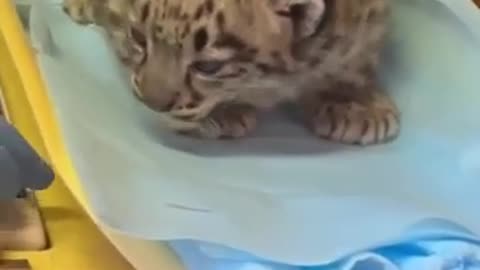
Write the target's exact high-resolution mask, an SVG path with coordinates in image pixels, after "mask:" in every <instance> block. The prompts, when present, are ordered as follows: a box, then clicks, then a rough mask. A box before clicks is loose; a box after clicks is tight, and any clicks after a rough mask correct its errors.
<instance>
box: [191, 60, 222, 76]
mask: <svg viewBox="0 0 480 270" xmlns="http://www.w3.org/2000/svg"><path fill="white" fill-rule="evenodd" d="M224 65H225V62H222V61H197V62H195V63H193V65H192V68H193V69H194V70H195V71H198V72H200V73H203V74H206V75H213V74H215V73H217V72H219V71H220V70H221V69H222V68H223V66H224Z"/></svg>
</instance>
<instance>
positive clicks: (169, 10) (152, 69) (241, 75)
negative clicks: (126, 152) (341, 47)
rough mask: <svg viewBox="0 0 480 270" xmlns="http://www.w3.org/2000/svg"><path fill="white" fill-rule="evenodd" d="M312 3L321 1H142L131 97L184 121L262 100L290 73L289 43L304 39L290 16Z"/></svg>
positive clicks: (302, 33)
mask: <svg viewBox="0 0 480 270" xmlns="http://www.w3.org/2000/svg"><path fill="white" fill-rule="evenodd" d="M312 2H316V3H323V0H235V1H234V0H176V1H173V0H154V1H149V2H147V3H146V4H145V6H144V7H143V9H140V14H141V17H142V20H144V21H145V22H146V25H147V30H146V33H147V34H146V37H145V38H144V40H146V41H145V42H144V43H145V46H146V57H145V58H144V62H143V63H142V65H140V66H139V67H138V68H137V70H136V71H135V72H134V73H135V74H134V84H135V85H136V88H137V91H136V92H137V95H138V97H139V99H140V100H141V101H142V102H144V103H145V104H146V105H148V106H149V107H151V108H152V109H154V110H156V111H160V112H167V113H168V114H170V115H172V116H176V117H179V118H185V119H192V118H201V117H204V116H205V115H206V114H207V113H208V112H209V111H210V110H211V109H212V108H213V107H214V106H215V105H216V104H218V103H222V102H229V101H233V102H235V101H237V102H247V103H252V104H254V105H257V104H256V103H269V102H270V101H269V100H271V99H275V97H274V95H275V93H274V92H275V91H276V90H275V91H273V89H278V88H280V87H281V85H280V83H279V82H281V78H282V77H284V76H285V75H286V74H288V73H290V72H293V71H294V70H295V65H296V63H295V60H294V59H293V57H292V55H291V47H292V42H293V40H295V39H298V38H301V37H302V36H303V35H307V34H308V33H307V34H305V28H302V29H300V28H299V27H298V25H299V24H298V22H305V21H301V20H300V19H298V18H297V21H295V20H296V18H295V16H297V17H298V16H299V15H298V14H299V11H300V9H299V8H301V7H302V6H303V7H305V10H304V12H303V14H306V13H305V11H307V8H308V7H309V6H308V5H309V4H310V3H312ZM317 7H318V6H317ZM320 8H321V10H320V9H318V12H317V13H321V12H323V5H322V6H321V7H320ZM296 13H298V14H296ZM310 13H311V12H310ZM317 15H318V14H314V15H312V16H317ZM317 17H318V16H317ZM295 23H297V24H295ZM308 23H310V22H308ZM299 29H300V30H299ZM258 105H259V106H261V105H262V104H258Z"/></svg>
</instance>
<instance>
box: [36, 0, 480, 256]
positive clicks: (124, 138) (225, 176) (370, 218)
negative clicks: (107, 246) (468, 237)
mask: <svg viewBox="0 0 480 270" xmlns="http://www.w3.org/2000/svg"><path fill="white" fill-rule="evenodd" d="M393 2H394V18H393V20H392V25H391V39H390V42H389V45H388V48H387V49H386V51H385V63H384V68H383V73H382V78H383V81H384V82H385V84H386V86H387V88H388V89H389V91H390V92H391V95H392V96H393V97H394V99H395V100H396V101H397V103H398V105H399V107H400V109H401V111H402V113H403V115H402V121H403V130H402V134H401V136H400V137H399V139H398V140H396V141H395V142H394V143H391V144H387V145H381V146H374V147H369V148H358V147H346V146H338V145H333V144H329V143H327V142H323V141H319V140H318V139H315V138H313V136H311V135H310V134H309V133H308V132H307V131H306V130H305V129H304V127H303V126H302V125H301V123H300V122H297V121H292V119H291V117H289V116H288V115H287V114H285V113H283V112H281V113H272V114H271V115H265V116H264V117H263V119H262V123H261V126H260V129H259V130H258V132H257V133H256V134H255V135H254V136H253V137H251V138H249V139H245V140H239V141H231V142H224V141H222V142H220V141H201V140H195V139H190V138H186V137H182V136H177V135H173V134H171V133H169V132H168V131H165V130H163V129H162V127H161V125H160V124H159V121H158V115H156V114H155V113H154V112H151V111H149V110H148V109H146V108H145V107H144V106H143V105H141V104H140V103H139V102H138V101H137V100H136V99H135V98H133V97H132V93H131V90H130V86H129V82H128V77H127V76H126V72H125V70H124V69H123V68H122V67H121V65H120V64H119V62H118V61H117V59H116V57H115V56H114V54H113V51H112V50H111V49H110V47H109V46H110V45H109V44H108V42H107V41H106V39H105V36H104V35H103V33H102V31H100V30H99V29H97V28H94V27H83V26H78V25H75V24H74V23H73V22H71V21H70V20H69V19H68V18H67V17H66V16H65V15H64V14H63V13H62V11H61V9H60V7H59V6H58V5H48V4H44V2H43V4H42V1H37V3H36V4H35V5H34V6H33V10H32V16H31V25H30V30H31V31H32V42H33V44H34V46H35V47H36V49H37V51H38V54H37V57H38V61H39V65H40V67H41V70H42V74H43V76H44V79H45V80H46V82H47V85H48V89H49V93H48V94H49V96H50V99H51V101H52V104H53V106H54V109H55V112H56V117H57V120H58V124H59V125H60V127H61V131H62V134H63V139H64V142H65V144H66V146H67V149H68V151H69V154H70V158H71V160H72V162H73V165H74V167H75V168H76V170H77V173H78V175H79V178H80V179H81V184H82V186H83V188H84V190H85V193H86V194H87V195H88V198H89V201H90V207H91V208H92V209H93V212H94V214H95V215H96V217H97V219H98V220H99V221H100V222H101V223H103V224H105V225H107V226H109V227H111V228H113V229H115V230H117V231H120V232H122V233H125V234H129V235H133V236H135V237H139V238H144V239H149V240H174V239H194V240H201V241H207V242H214V243H218V244H221V245H225V246H230V247H233V248H236V249H241V250H246V251H248V252H251V253H254V254H256V255H259V256H262V257H265V258H269V259H271V260H276V261H281V262H289V263H295V264H316V263H322V262H327V261H329V260H332V259H333V258H339V257H342V256H345V254H350V253H352V252H355V251H358V250H362V249H366V248H369V247H374V246H378V245H383V244H388V243H394V242H397V241H402V240H408V239H412V238H421V237H431V236H434V235H439V234H442V235H445V234H450V235H454V234H456V235H458V234H461V233H458V231H456V230H449V229H448V227H436V226H435V224H436V222H435V221H436V220H441V219H445V220H449V221H452V222H454V223H457V224H461V225H463V226H465V227H466V228H469V229H470V230H472V231H473V232H477V233H478V232H480V214H479V212H478V211H477V208H478V205H480V196H479V192H480V181H479V180H480V121H479V116H480V73H479V70H480V39H479V38H480V34H479V32H478V29H480V28H478V27H480V14H478V12H477V11H476V10H475V9H474V8H473V4H471V3H470V2H469V1H468V0H454V1H453V0H451V1H447V0H445V1H440V0H438V1H434V0H423V1H422V0H416V1H415V0H396V1H393ZM443 2H444V3H443ZM449 8H453V12H452V10H450V9H449ZM459 14H461V15H459ZM474 24H476V26H475V27H477V28H474V27H473V25H474ZM475 31H476V32H475ZM159 72H161V71H159Z"/></svg>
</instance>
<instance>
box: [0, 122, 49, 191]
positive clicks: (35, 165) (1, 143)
mask: <svg viewBox="0 0 480 270" xmlns="http://www.w3.org/2000/svg"><path fill="white" fill-rule="evenodd" d="M53 178H54V173H53V171H52V170H51V169H50V168H49V167H48V166H47V164H46V163H45V162H44V161H43V160H42V159H41V158H40V156H39V155H38V154H37V153H36V152H35V151H34V150H33V148H32V147H31V146H30V145H29V144H28V142H27V141H26V140H25V139H23V137H22V136H21V135H20V134H19V133H18V132H17V131H16V130H15V129H14V128H13V127H12V126H11V125H9V124H8V123H7V122H6V121H5V120H4V119H3V118H1V117H0V199H12V198H15V197H17V195H18V194H19V193H21V192H22V190H24V189H27V188H28V189H32V190H41V189H45V188H47V187H48V186H49V185H50V184H51V182H52V181H53Z"/></svg>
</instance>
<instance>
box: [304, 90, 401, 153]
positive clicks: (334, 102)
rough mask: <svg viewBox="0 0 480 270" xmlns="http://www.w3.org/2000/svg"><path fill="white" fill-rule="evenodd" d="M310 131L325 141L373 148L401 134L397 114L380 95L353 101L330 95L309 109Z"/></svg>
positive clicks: (389, 102) (352, 99) (389, 103)
mask: <svg viewBox="0 0 480 270" xmlns="http://www.w3.org/2000/svg"><path fill="white" fill-rule="evenodd" d="M309 111H310V113H309V116H308V117H309V119H308V120H309V123H310V126H311V128H312V130H313V132H314V133H315V134H316V135H317V136H319V137H321V138H324V139H328V140H331V141H336V142H340V143H346V144H358V145H372V144H380V143H385V142H388V141H391V140H392V139H394V138H395V137H397V135H398V134H399V132H400V120H399V117H400V116H399V113H398V110H397V108H396V106H395V105H394V104H393V102H392V101H391V100H390V99H389V98H388V97H386V96H384V95H383V94H376V93H375V94H373V95H372V97H371V98H366V99H356V98H348V97H347V98H345V97H341V98H339V97H335V94H334V93H329V94H327V95H325V96H323V98H320V99H318V102H317V104H316V105H314V107H312V108H310V110H309Z"/></svg>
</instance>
